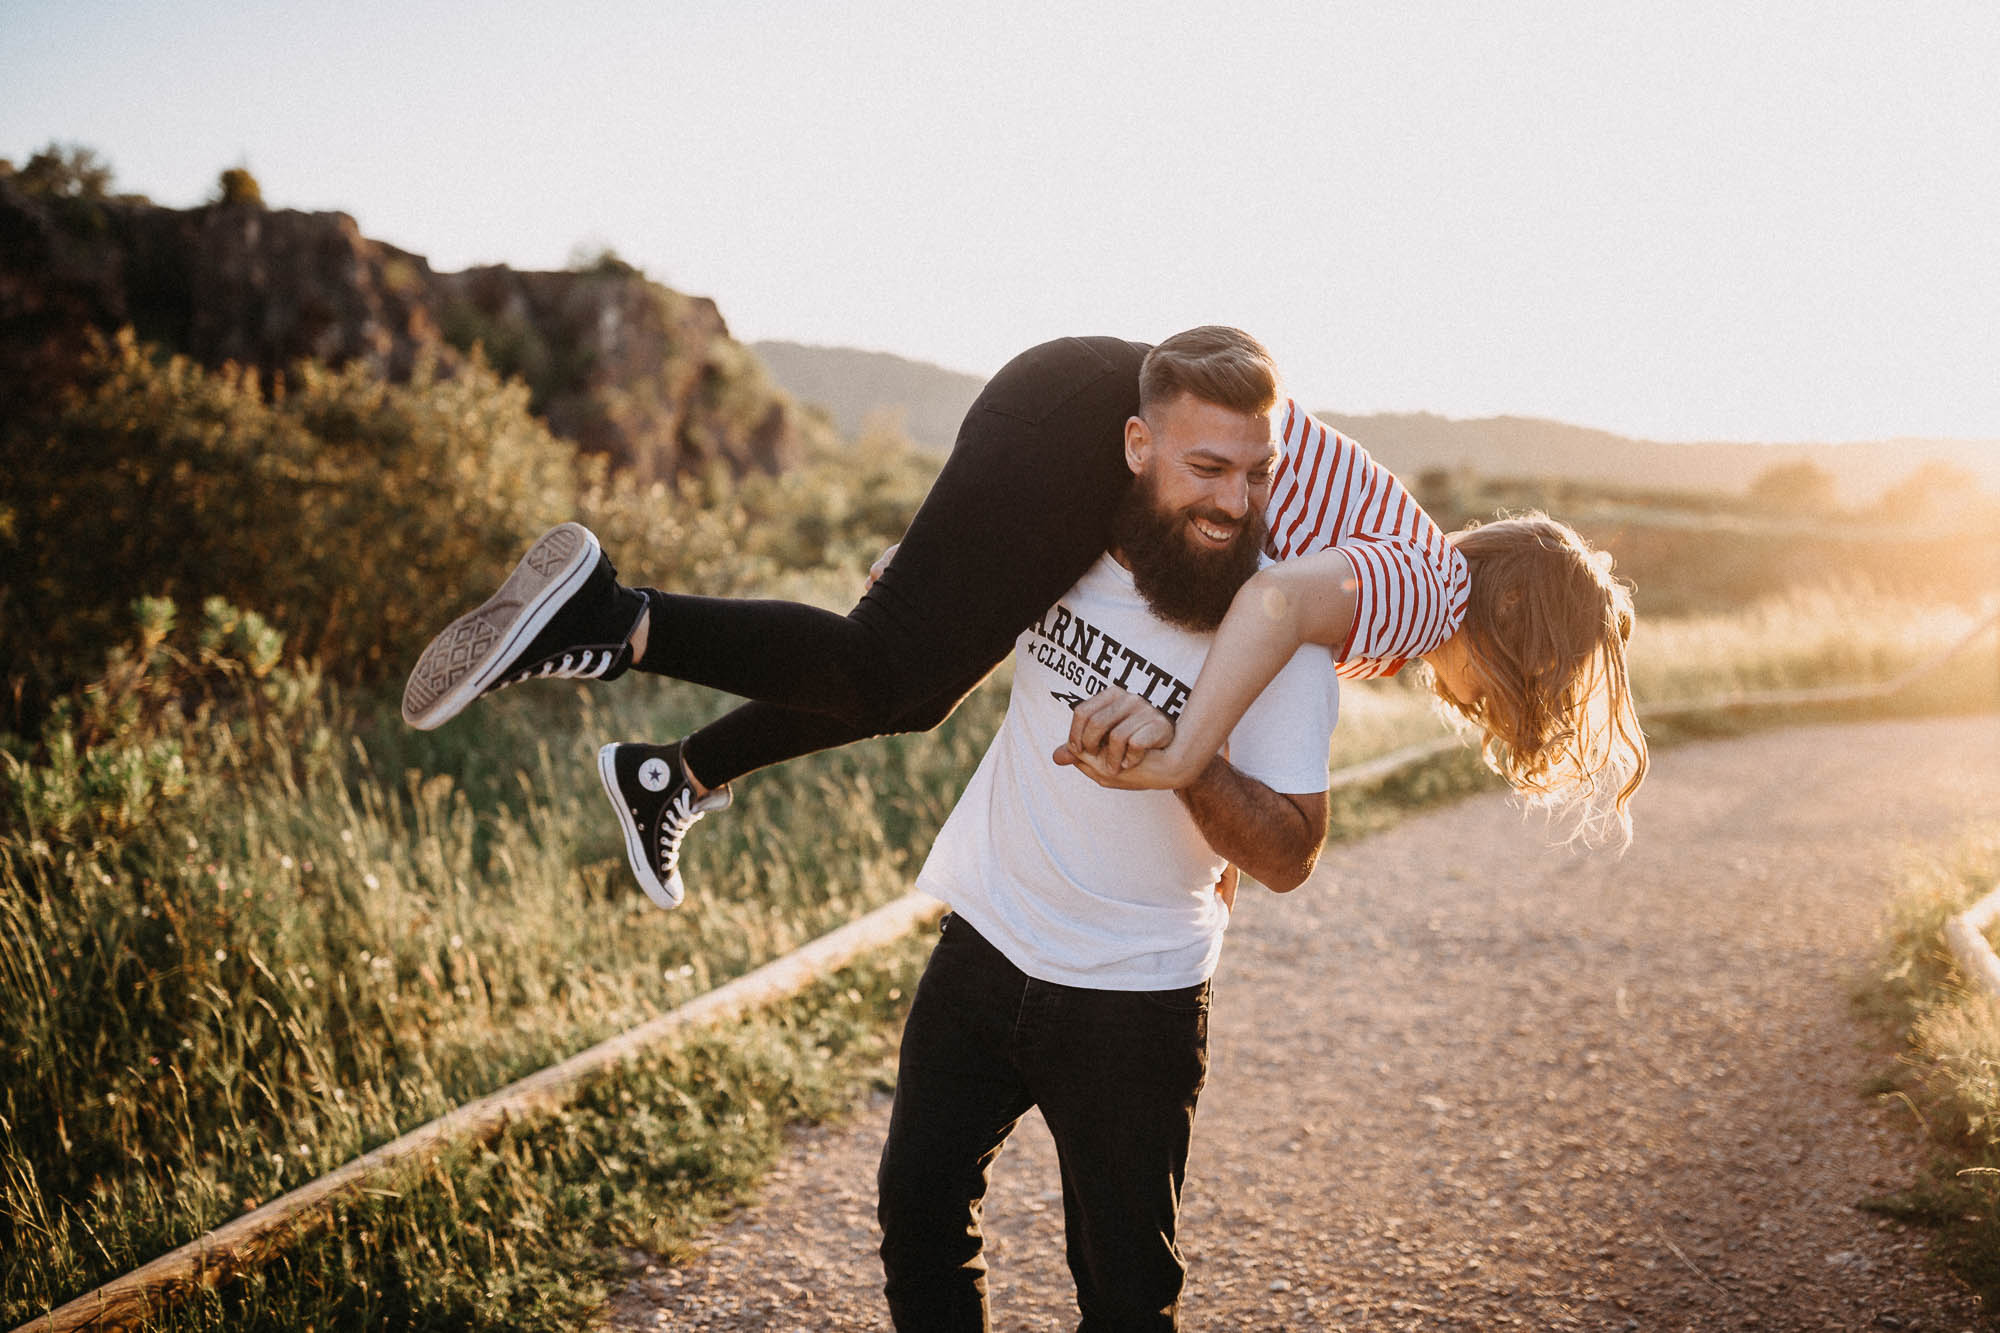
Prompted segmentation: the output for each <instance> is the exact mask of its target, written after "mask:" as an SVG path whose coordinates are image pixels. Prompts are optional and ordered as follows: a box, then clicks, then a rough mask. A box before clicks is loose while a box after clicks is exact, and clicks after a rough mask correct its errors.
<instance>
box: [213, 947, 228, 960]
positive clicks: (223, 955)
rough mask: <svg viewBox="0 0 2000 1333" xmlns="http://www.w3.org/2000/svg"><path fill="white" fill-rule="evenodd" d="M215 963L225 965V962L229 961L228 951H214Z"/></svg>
mask: <svg viewBox="0 0 2000 1333" xmlns="http://www.w3.org/2000/svg"><path fill="white" fill-rule="evenodd" d="M215 961H216V962H218V963H226V962H228V961H229V950H227V949H217V950H216V951H215Z"/></svg>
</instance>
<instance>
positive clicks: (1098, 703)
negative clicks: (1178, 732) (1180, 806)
mask: <svg viewBox="0 0 2000 1333" xmlns="http://www.w3.org/2000/svg"><path fill="white" fill-rule="evenodd" d="M1173 739H1174V724H1173V723H1171V722H1169V721H1167V716H1166V714H1164V713H1162V712H1161V711H1160V710H1159V709H1157V708H1155V707H1153V705H1151V704H1149V703H1147V702H1146V701H1145V700H1144V699H1142V698H1140V697H1139V696H1138V695H1136V694H1132V693H1130V692H1128V691H1126V690H1121V689H1119V688H1118V687H1117V686H1116V685H1113V686H1110V687H1109V688H1107V689H1106V690H1105V691H1104V692H1103V693H1102V694H1098V695H1095V696H1093V697H1091V698H1089V699H1085V700H1084V701H1083V702H1082V703H1080V704H1078V705H1077V706H1076V707H1075V709H1073V710H1072V711H1071V713H1070V718H1069V739H1068V740H1067V741H1065V742H1064V743H1063V744H1062V745H1061V746H1059V747H1058V748H1057V750H1056V752H1055V755H1054V758H1055V761H1056V762H1057V763H1058V764H1069V765H1073V766H1075V767H1076V768H1077V770H1078V771H1080V772H1081V773H1083V774H1084V775H1085V776H1086V777H1088V778H1090V780H1091V781H1093V782H1095V783H1097V784H1098V785H1099V786H1101V787H1115V788H1119V789H1121V790H1126V791H1145V790H1153V789H1156V788H1161V787H1170V786H1177V785H1179V784H1178V783H1177V782H1174V781H1171V780H1170V779H1172V778H1174V777H1176V776H1179V775H1176V774H1172V773H1166V772H1161V771H1159V766H1158V765H1157V764H1156V765H1154V766H1153V767H1152V768H1151V769H1148V768H1147V767H1146V765H1145V760H1146V759H1147V757H1148V756H1149V755H1150V754H1151V753H1153V752H1154V751H1158V750H1164V749H1165V748H1166V747H1167V746H1168V745H1170V744H1172V743H1173Z"/></svg>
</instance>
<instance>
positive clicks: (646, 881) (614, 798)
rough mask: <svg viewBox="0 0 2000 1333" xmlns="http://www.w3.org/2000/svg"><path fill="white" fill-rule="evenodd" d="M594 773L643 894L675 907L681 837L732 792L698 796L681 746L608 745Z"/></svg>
mask: <svg viewBox="0 0 2000 1333" xmlns="http://www.w3.org/2000/svg"><path fill="white" fill-rule="evenodd" d="M597 776H598V777H600V778H602V779H603V780H604V794H605V795H606V796H609V797H610V798H611V808H612V809H613V810H615V811H617V812H618V824H619V827H621V828H623V829H624V830H625V859H626V860H627V861H630V862H631V863H632V873H633V874H634V875H636V876H637V877H638V879H639V887H640V888H642V889H644V890H645V891H646V896H647V897H648V898H651V899H652V900H653V901H654V902H656V903H658V904H659V905H660V906H662V907H669V908H671V907H679V906H680V905H681V897H682V895H683V894H684V892H685V888H684V887H683V885H682V884H681V870H680V863H681V839H682V838H684V837H686V836H687V831H688V827H689V826H690V825H692V824H693V823H694V821H695V820H697V819H700V818H701V817H702V816H703V815H705V814H707V813H709V812H710V811H711V810H726V809H728V808H729V802H730V801H731V800H733V799H734V794H733V793H732V792H731V791H730V789H729V787H728V786H727V785H724V786H721V787H717V788H715V789H714V790H713V791H711V792H709V794H708V795H706V796H702V797H697V796H696V795H695V794H694V787H693V785H692V784H690V783H689V782H688V776H687V769H685V768H683V767H682V766H681V747H680V743H679V742H678V741H676V742H675V743H674V744H672V745H645V744H640V743H637V742H632V743H627V744H622V745H617V744H614V745H607V746H605V747H604V748H603V749H601V750H599V751H598V752H597Z"/></svg>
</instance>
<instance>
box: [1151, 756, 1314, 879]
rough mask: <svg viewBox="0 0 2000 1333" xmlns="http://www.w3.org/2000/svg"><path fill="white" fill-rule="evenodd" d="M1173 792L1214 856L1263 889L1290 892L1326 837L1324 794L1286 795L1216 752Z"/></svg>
mask: <svg viewBox="0 0 2000 1333" xmlns="http://www.w3.org/2000/svg"><path fill="white" fill-rule="evenodd" d="M1175 795H1177V796H1179V797H1180V798H1181V803H1182V804H1183V805H1185V806H1186V807H1187V811H1188V814H1189V815H1190V816H1192V817H1193V819H1194V823H1195V827H1196V828H1198V829H1200V830H1201V836H1202V837H1203V838H1205V839H1207V840H1208V845H1209V846H1210V847H1211V848H1213V849H1214V850H1215V853H1216V854H1217V855H1218V856H1223V857H1227V858H1228V859H1229V860H1231V861H1233V862H1235V863H1236V864H1237V865H1239V866H1241V867H1243V869H1244V870H1245V871H1247V872H1248V873H1249V874H1250V875H1252V876H1253V877H1255V878H1256V879H1257V880H1259V881H1260V882H1262V883H1263V884H1264V886H1265V887H1267V888H1270V889H1273V890H1275V891H1277V892H1278V893H1290V892H1291V891H1292V890H1293V889H1296V888H1297V887H1298V886H1299V885H1301V884H1303V883H1304V882H1305V879H1306V876H1308V875H1310V874H1311V873H1312V868H1313V865H1314V863H1315V862H1317V861H1318V860H1319V849H1320V846H1321V844H1322V843H1324V842H1325V841H1326V793H1324V792H1319V793H1315V794H1313V795H1300V796H1289V795H1285V794H1282V793H1280V792H1275V791H1272V790H1271V789H1270V788H1269V787H1267V786H1265V785H1264V784H1263V783H1261V782H1258V781H1256V780H1255V779H1254V778H1250V777H1246V776H1245V775H1244V774H1243V772H1242V771H1241V770H1239V769H1238V768H1237V767H1236V766H1235V765H1234V764H1232V763H1230V762H1229V761H1228V760H1227V759H1224V758H1223V757H1222V756H1220V755H1217V756H1216V757H1215V758H1214V759H1212V760H1210V761H1209V764H1208V767H1207V768H1204V769H1203V770H1202V772H1201V776H1200V777H1198V778H1196V779H1195V780H1194V781H1193V782H1192V783H1190V784H1189V785H1188V786H1186V787H1183V788H1181V789H1180V790H1179V791H1178V792H1176V793H1175Z"/></svg>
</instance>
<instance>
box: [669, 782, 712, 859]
mask: <svg viewBox="0 0 2000 1333" xmlns="http://www.w3.org/2000/svg"><path fill="white" fill-rule="evenodd" d="M695 805H696V802H695V797H694V788H692V787H682V788H681V790H680V794H679V795H677V796H675V797H674V799H673V800H671V801H668V802H667V808H666V809H665V810H664V811H662V812H661V814H662V818H663V819H664V820H665V823H663V824H662V825H661V827H660V860H661V868H662V869H665V870H671V869H673V868H674V865H675V864H676V863H677V862H678V861H679V860H680V842H681V839H682V838H684V837H686V836H687V831H688V829H689V828H690V827H691V826H692V825H693V824H694V821H695V820H697V819H700V818H701V817H702V816H703V815H705V814H707V813H708V810H707V808H706V807H705V806H704V807H703V808H701V809H696V808H695Z"/></svg>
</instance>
